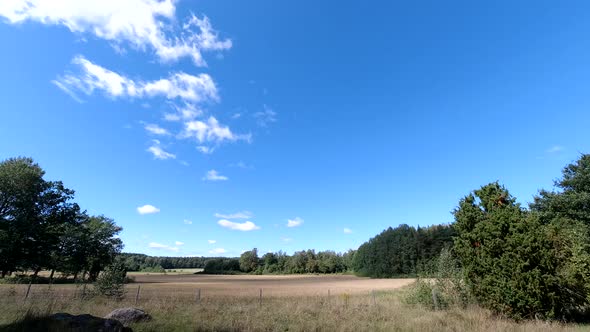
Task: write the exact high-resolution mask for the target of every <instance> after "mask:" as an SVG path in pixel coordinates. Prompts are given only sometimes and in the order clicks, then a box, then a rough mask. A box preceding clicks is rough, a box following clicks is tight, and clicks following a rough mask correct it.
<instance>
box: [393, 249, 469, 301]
mask: <svg viewBox="0 0 590 332" xmlns="http://www.w3.org/2000/svg"><path fill="white" fill-rule="evenodd" d="M433 262H434V264H433V266H434V267H435V268H434V271H432V275H433V278H429V279H424V278H418V279H417V280H416V283H415V284H414V285H413V286H412V287H410V289H409V290H408V293H407V294H406V296H405V297H404V300H405V302H406V303H408V304H411V305H421V306H423V307H426V308H429V309H436V310H439V309H447V308H450V307H459V308H465V307H466V306H467V304H468V303H469V302H470V301H471V300H470V296H469V290H468V289H467V286H466V285H465V283H464V282H463V272H462V270H461V268H460V264H459V261H458V259H457V258H456V257H455V256H454V254H453V253H452V251H451V250H450V249H448V248H444V249H442V251H441V253H440V255H439V257H438V258H437V259H435V260H433Z"/></svg>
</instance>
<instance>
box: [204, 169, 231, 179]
mask: <svg viewBox="0 0 590 332" xmlns="http://www.w3.org/2000/svg"><path fill="white" fill-rule="evenodd" d="M227 180H229V178H228V177H227V176H225V175H221V174H219V172H217V171H216V170H214V169H212V170H210V171H208V172H207V174H205V176H204V177H203V181H227Z"/></svg>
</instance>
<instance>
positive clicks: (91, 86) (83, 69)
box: [53, 55, 219, 103]
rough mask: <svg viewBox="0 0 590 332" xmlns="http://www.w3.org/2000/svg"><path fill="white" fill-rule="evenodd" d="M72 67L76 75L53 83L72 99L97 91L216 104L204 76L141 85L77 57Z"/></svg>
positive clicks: (214, 92)
mask: <svg viewBox="0 0 590 332" xmlns="http://www.w3.org/2000/svg"><path fill="white" fill-rule="evenodd" d="M72 63H73V64H74V65H76V67H77V68H78V69H79V72H78V73H76V74H74V73H67V74H65V75H63V76H60V77H58V78H57V79H56V80H54V81H53V83H54V84H55V85H56V86H57V87H59V88H60V89H61V90H63V91H65V92H66V93H68V94H69V95H71V96H76V92H82V93H84V94H86V95H91V94H93V93H94V91H95V90H99V91H102V92H103V93H105V94H106V95H107V96H109V97H112V98H117V97H128V98H144V97H164V98H167V99H169V100H174V99H180V100H185V101H190V102H197V103H198V102H206V101H218V100H219V96H218V94H217V86H216V85H215V82H214V81H213V79H212V78H211V76H209V75H207V74H199V75H197V76H194V75H190V74H186V73H183V72H178V73H173V74H171V75H170V76H169V77H168V78H161V79H158V80H155V81H148V82H143V81H134V80H132V79H130V78H128V77H126V76H124V75H122V74H119V73H116V72H114V71H111V70H109V69H106V68H104V67H101V66H99V65H97V64H94V63H92V62H91V61H89V60H87V59H86V58H84V57H83V56H80V55H78V56H76V57H74V59H73V60H72Z"/></svg>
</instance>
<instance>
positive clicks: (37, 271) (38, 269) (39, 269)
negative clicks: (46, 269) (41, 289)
mask: <svg viewBox="0 0 590 332" xmlns="http://www.w3.org/2000/svg"><path fill="white" fill-rule="evenodd" d="M39 271H41V268H40V267H38V268H36V269H35V273H33V278H34V279H37V275H38V274H39Z"/></svg>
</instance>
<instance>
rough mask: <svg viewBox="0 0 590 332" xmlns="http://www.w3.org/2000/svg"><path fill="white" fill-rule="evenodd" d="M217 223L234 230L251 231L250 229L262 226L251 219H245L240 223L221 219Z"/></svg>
mask: <svg viewBox="0 0 590 332" xmlns="http://www.w3.org/2000/svg"><path fill="white" fill-rule="evenodd" d="M217 223H218V224H219V226H221V227H225V228H229V229H231V230H234V231H242V232H249V231H253V230H257V229H260V227H258V226H256V224H254V223H253V222H251V221H245V222H243V223H238V222H233V221H229V220H225V219H222V220H219V221H218V222H217Z"/></svg>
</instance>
